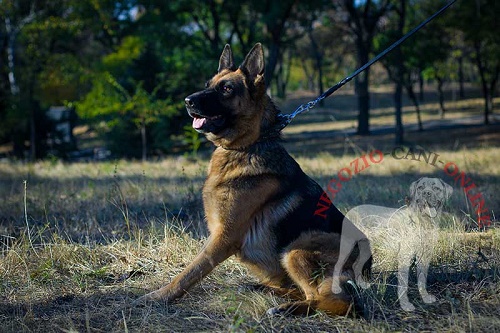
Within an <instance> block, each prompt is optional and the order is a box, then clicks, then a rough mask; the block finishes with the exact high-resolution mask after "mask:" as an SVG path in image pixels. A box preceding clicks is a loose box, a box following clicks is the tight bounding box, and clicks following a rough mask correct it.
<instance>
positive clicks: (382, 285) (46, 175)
mask: <svg viewBox="0 0 500 333" xmlns="http://www.w3.org/2000/svg"><path fill="white" fill-rule="evenodd" d="M467 93H468V99H466V100H462V101H460V100H453V98H452V97H453V95H452V93H450V95H449V96H448V101H447V108H448V112H447V113H446V115H445V119H444V120H441V119H440V117H439V115H438V114H437V108H438V106H437V103H436V102H435V100H436V98H435V94H433V92H432V90H431V89H429V91H427V93H426V99H425V100H424V102H422V109H423V119H424V129H425V130H424V131H423V132H419V131H417V130H416V128H415V125H414V123H415V114H414V113H413V112H412V108H411V105H410V104H409V103H407V104H406V105H407V106H406V108H405V115H404V123H405V124H406V125H407V127H406V128H407V132H406V136H405V137H406V143H405V145H404V146H402V147H400V149H401V150H400V152H405V156H406V154H407V153H408V151H409V150H410V149H412V150H413V151H420V152H422V151H423V152H426V153H428V154H431V153H432V154H435V155H438V158H437V159H436V160H437V161H438V162H436V163H435V165H431V163H428V162H425V161H424V160H422V159H420V160H417V159H416V158H415V159H412V158H411V155H408V156H406V157H407V158H401V159H396V158H394V157H393V156H392V155H391V152H393V151H394V149H395V148H397V147H396V146H395V145H394V142H393V140H394V136H393V134H392V133H391V130H390V126H391V124H392V121H393V120H392V115H391V112H392V109H391V108H390V105H391V103H392V102H391V95H390V92H389V91H388V90H386V89H383V87H381V88H380V89H378V90H377V89H375V90H374V96H373V100H372V107H373V108H374V109H373V112H372V122H371V123H372V132H373V134H372V135H371V136H357V135H354V134H353V131H354V127H355V124H356V122H355V112H356V109H355V99H354V96H353V94H352V92H351V91H349V90H348V89H347V90H346V91H345V92H339V93H337V94H336V95H334V97H332V98H331V99H328V100H327V101H326V104H325V106H324V107H321V108H316V109H313V110H311V111H310V112H309V113H308V114H304V115H301V116H299V118H297V119H296V120H295V121H294V122H293V123H292V124H291V125H290V126H289V127H288V128H287V129H286V130H285V135H284V139H285V140H284V144H285V146H286V147H287V149H288V150H289V151H290V152H291V153H292V154H293V156H294V157H296V159H297V161H298V162H299V164H300V165H301V166H302V168H303V169H304V170H305V171H306V173H308V174H309V175H310V176H311V177H313V178H314V179H315V180H316V181H317V182H318V183H319V184H320V185H321V186H322V187H323V188H325V189H327V186H328V184H329V182H330V181H331V180H332V179H334V178H337V179H338V172H339V171H340V170H341V169H343V168H349V167H350V168H352V167H353V163H354V161H356V160H359V159H360V158H362V156H363V155H366V154H368V155H366V156H369V152H371V151H375V150H379V151H381V152H382V153H383V154H384V155H383V160H381V161H379V162H377V163H375V162H373V161H372V162H370V166H369V167H368V168H366V169H364V170H362V171H360V172H359V173H358V174H356V175H353V177H352V179H350V180H348V181H344V182H343V183H342V185H343V187H342V190H341V191H339V192H338V193H336V194H335V197H334V198H332V199H333V201H334V203H335V204H336V205H337V206H338V207H339V208H340V209H341V210H342V211H344V212H346V211H347V210H349V209H350V208H351V207H353V206H355V205H359V204H363V203H371V204H378V205H385V206H390V207H399V206H400V205H402V204H404V198H405V196H406V195H407V192H408V187H409V184H410V183H411V182H413V181H414V180H416V179H418V178H419V177H422V176H431V177H439V178H441V179H443V180H444V181H445V182H447V183H448V184H450V185H451V186H453V188H454V192H453V196H452V198H451V199H450V201H449V202H448V203H447V205H446V207H445V210H446V212H447V215H446V216H447V223H446V225H445V226H443V229H442V230H441V232H440V243H439V247H438V250H437V253H436V255H435V257H434V259H433V262H432V266H431V270H430V276H429V281H428V289H429V291H430V292H431V293H433V294H434V295H436V296H437V298H438V302H437V303H436V304H433V305H426V304H424V303H423V302H422V301H421V299H420V297H419V296H418V291H417V290H416V287H415V283H411V284H410V286H411V288H410V299H411V300H412V302H414V304H415V305H416V308H417V310H416V311H415V312H404V311H402V310H401V309H400V307H399V305H398V302H397V298H396V290H395V286H396V284H397V283H396V280H395V275H394V268H393V267H391V265H390V264H381V263H378V264H377V265H376V266H375V274H374V277H373V282H374V284H373V286H372V288H370V289H369V290H367V291H364V292H362V293H361V296H360V297H361V299H362V300H363V303H364V306H365V314H364V317H363V318H350V317H347V318H344V317H341V318H340V317H337V318H333V317H328V316H326V315H324V314H321V313H320V314H317V315H315V316H313V317H308V318H302V317H300V318H286V317H281V316H268V315H266V310H267V309H268V308H270V307H273V306H276V305H277V304H279V303H281V302H283V301H286V299H283V298H281V297H279V296H277V295H273V294H272V293H270V292H267V291H253V290H252V289H251V288H249V287H248V286H249V285H251V284H252V283H254V282H255V280H254V279H253V278H252V277H251V275H249V273H248V272H247V270H246V269H245V268H244V267H243V266H241V265H240V264H239V263H238V262H237V261H236V260H235V259H234V258H231V259H230V260H228V261H226V262H224V263H223V264H222V265H221V266H220V267H218V268H217V269H216V270H215V271H214V272H213V273H212V274H211V275H210V276H209V277H207V278H206V279H205V280H203V282H202V283H201V284H200V285H198V286H196V287H195V288H193V289H192V290H191V291H190V292H189V293H188V294H187V295H186V296H185V297H183V298H182V299H180V300H179V301H178V302H176V303H173V304H167V305H166V304H155V305H152V306H148V307H145V308H133V307H130V306H129V304H130V302H131V301H133V300H134V299H136V298H137V297H138V296H140V295H142V294H144V293H145V292H147V291H149V290H152V289H155V288H157V287H159V286H161V285H162V284H164V283H166V282H168V281H170V280H171V279H172V278H173V277H174V276H175V275H176V274H177V273H178V272H180V271H181V270H182V268H183V267H184V266H185V265H186V264H187V263H188V262H189V261H190V260H191V259H192V258H193V257H194V256H195V254H196V253H197V251H198V250H199V249H200V247H201V246H202V244H203V241H204V238H205V237H206V228H205V226H204V223H203V212H202V206H201V196H200V190H201V186H202V183H203V179H204V177H205V172H206V167H207V163H208V156H209V153H210V148H206V149H205V150H204V151H202V152H200V153H199V154H198V157H197V158H192V157H183V156H176V157H170V158H166V159H163V160H161V161H154V162H153V161H151V162H147V163H141V162H135V161H124V160H118V161H108V162H101V163H73V164H68V163H64V162H61V161H55V160H52V161H45V162H37V163H30V164H25V163H21V162H8V161H6V162H1V163H0V241H1V246H2V247H1V255H0V327H2V329H1V331H2V332H61V331H64V332H76V331H78V332H102V331H105V332H137V331H143V332H152V331H162V332H170V331H171V332H213V331H217V332H219V331H220V332H222V331H224V332H226V331H231V332H253V331H255V332H322V331H323V332H333V331H340V332H344V331H351V332H387V331H433V332H434V331H449V332H494V331H500V319H499V318H500V281H499V279H500V278H499V273H500V270H499V267H500V266H499V263H500V232H499V231H498V229H497V224H495V218H496V214H498V212H499V211H500V202H499V200H498V198H497V197H496V196H497V194H498V193H499V190H500V165H499V162H500V161H499V156H500V148H498V147H499V143H500V123H499V121H498V120H497V118H496V115H493V116H492V118H491V122H492V124H491V125H489V126H482V125H481V121H482V113H481V110H482V105H481V102H482V101H481V99H480V98H478V96H477V92H475V91H474V90H471V91H468V92H467ZM313 96H314V95H313V94H310V93H302V94H299V93H297V94H295V95H293V96H291V97H290V98H289V99H288V100H287V102H286V103H285V102H284V103H280V105H281V107H282V109H283V110H284V111H287V112H289V111H291V110H292V109H293V108H294V107H296V106H297V105H298V104H299V102H305V101H307V100H308V99H309V98H310V97H313ZM499 104H500V101H499V100H498V99H496V100H495V107H496V108H498V106H499ZM443 125H446V126H448V127H446V128H443ZM435 155H432V156H435ZM397 156H402V155H397ZM376 161H378V160H376ZM447 162H453V163H454V165H456V166H457V167H458V168H459V169H460V171H463V172H464V174H465V175H466V176H467V178H469V179H470V180H471V181H472V182H474V183H475V184H476V185H477V189H478V191H477V192H476V193H480V194H481V197H482V198H483V199H484V205H483V207H485V208H486V210H487V212H488V213H489V214H490V215H491V219H492V220H493V221H494V224H493V225H492V226H491V227H490V228H488V230H486V231H482V232H479V231H477V222H478V216H477V214H476V211H475V209H474V207H473V205H471V203H470V201H469V200H468V199H467V198H466V196H465V195H464V192H463V186H462V185H461V184H460V180H459V179H458V180H456V179H455V177H454V176H450V175H449V174H447V173H446V172H444V165H445V164H446V163H447ZM414 275H415V274H414V273H413V276H412V280H413V282H414V280H415V276H414Z"/></svg>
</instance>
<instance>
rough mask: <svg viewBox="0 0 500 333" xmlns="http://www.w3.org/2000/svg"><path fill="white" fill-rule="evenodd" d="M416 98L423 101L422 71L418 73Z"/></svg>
mask: <svg viewBox="0 0 500 333" xmlns="http://www.w3.org/2000/svg"><path fill="white" fill-rule="evenodd" d="M418 98H419V99H420V102H423V101H424V76H423V75H422V72H420V73H418Z"/></svg>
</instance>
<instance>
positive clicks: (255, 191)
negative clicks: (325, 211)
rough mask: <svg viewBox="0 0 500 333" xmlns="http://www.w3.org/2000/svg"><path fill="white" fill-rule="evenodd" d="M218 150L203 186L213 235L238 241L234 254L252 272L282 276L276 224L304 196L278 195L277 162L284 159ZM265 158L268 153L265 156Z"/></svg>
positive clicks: (206, 211) (208, 221) (204, 200)
mask: <svg viewBox="0 0 500 333" xmlns="http://www.w3.org/2000/svg"><path fill="white" fill-rule="evenodd" d="M261 153H262V151H260V152H256V153H246V152H236V151H227V150H224V149H222V148H218V149H216V151H215V152H214V154H213V156H212V160H211V162H210V166H209V170H208V178H207V180H206V182H205V186H204V188H203V202H204V207H205V214H206V218H207V223H208V228H209V230H210V233H222V234H223V235H225V237H228V239H231V241H235V240H236V242H235V243H236V244H237V245H236V247H237V248H236V249H235V250H236V251H235V253H236V254H237V256H238V257H239V258H240V260H241V261H242V262H244V263H246V264H249V265H250V266H253V268H257V269H258V268H259V267H262V268H265V269H266V271H268V272H269V271H273V272H275V273H278V272H280V271H281V270H282V268H281V266H280V253H279V251H278V249H277V245H276V244H277V242H276V241H277V240H276V238H275V235H274V233H275V230H274V229H275V227H276V224H277V223H278V222H279V221H281V220H283V219H284V218H285V217H286V215H287V214H288V213H289V212H290V211H292V210H293V209H295V208H296V206H297V205H298V204H299V201H300V198H299V197H297V196H294V195H287V196H279V197H278V196H277V193H278V192H279V191H281V189H280V188H281V186H280V183H279V180H278V179H279V178H280V177H286V175H283V174H281V172H282V171H281V172H280V171H279V170H277V169H278V168H275V167H274V163H275V162H276V163H277V164H278V162H281V161H279V159H280V156H276V155H275V156H273V159H269V155H266V156H262V155H261ZM264 154H267V153H266V152H264ZM274 158H277V159H278V161H275V162H273V160H274Z"/></svg>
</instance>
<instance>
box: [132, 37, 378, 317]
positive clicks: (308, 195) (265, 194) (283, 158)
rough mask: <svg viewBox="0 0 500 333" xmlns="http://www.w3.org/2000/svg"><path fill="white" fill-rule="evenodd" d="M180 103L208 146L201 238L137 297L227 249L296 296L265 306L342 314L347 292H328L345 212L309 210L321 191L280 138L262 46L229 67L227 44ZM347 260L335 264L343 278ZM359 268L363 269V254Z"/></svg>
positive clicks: (175, 292) (197, 275)
mask: <svg viewBox="0 0 500 333" xmlns="http://www.w3.org/2000/svg"><path fill="white" fill-rule="evenodd" d="M185 102H186V107H187V110H188V113H189V115H190V116H191V117H192V118H193V127H194V129H196V130H197V131H198V132H200V133H204V134H205V135H206V137H207V138H208V140H210V141H211V142H213V143H214V144H215V146H216V149H215V151H214V152H213V155H212V159H211V161H210V165H209V168H208V178H207V180H206V182H205V185H204V187H203V204H204V208H205V216H206V220H207V223H208V229H209V231H210V236H209V238H208V239H207V241H206V244H205V245H204V247H203V249H202V250H201V252H200V253H199V254H198V256H197V257H196V258H195V259H194V261H193V262H191V263H190V264H189V265H188V266H187V267H186V268H185V269H184V271H183V272H182V273H180V274H179V275H178V276H177V277H176V278H174V279H173V280H172V282H171V283H170V284H168V285H166V286H164V287H162V288H161V289H159V290H157V291H154V292H152V293H150V294H147V295H145V296H143V298H141V301H144V300H163V301H167V302H169V301H172V300H174V299H177V298H179V297H181V296H182V295H183V294H184V293H185V292H186V290H188V289H189V288H191V287H192V286H193V285H194V284H195V283H197V282H198V281H200V280H201V279H202V278H203V277H204V276H206V275H207V274H209V273H210V272H211V271H212V270H213V269H214V267H215V266H217V265H218V264H219V263H221V262H222V261H224V260H225V259H227V258H228V257H229V256H232V255H236V256H237V257H238V258H239V259H240V260H241V262H242V263H244V264H245V265H247V266H248V267H249V268H250V270H251V271H252V272H253V273H254V274H255V275H256V277H257V278H259V280H260V281H261V282H262V284H263V285H265V286H268V287H271V288H276V290H278V291H280V292H285V293H288V294H289V295H291V296H292V297H293V298H298V299H297V300H296V301H294V302H291V303H286V304H283V305H281V306H279V307H277V308H273V309H270V310H269V311H268V312H269V313H293V314H308V313H312V312H314V310H315V309H319V310H323V311H325V312H327V313H329V314H334V315H344V314H346V313H347V312H349V309H350V307H351V305H352V303H353V302H352V298H351V296H350V295H349V293H347V292H343V293H339V294H333V293H332V291H331V282H332V273H333V267H334V265H335V263H336V261H337V257H338V251H339V245H340V233H341V231H342V223H343V220H344V216H343V215H342V213H341V212H340V211H339V210H337V208H336V207H335V206H333V205H331V206H330V208H329V211H328V214H327V217H326V218H325V219H323V218H322V217H318V216H315V215H314V211H315V209H316V204H317V203H318V200H319V199H320V197H321V196H324V195H325V193H324V192H323V190H322V189H321V187H320V186H319V185H318V184H317V183H316V182H314V181H313V180H312V179H311V178H309V177H308V176H307V175H306V174H305V173H304V172H303V171H302V170H301V169H300V167H299V165H298V164H297V162H295V160H294V159H293V158H292V157H291V156H290V155H289V154H288V153H287V152H286V150H285V149H284V148H283V146H282V145H281V144H280V130H281V127H280V126H279V121H278V115H279V111H278V110H277V108H276V107H275V106H274V104H273V102H272V101H271V99H270V97H269V96H268V95H266V88H265V83H264V53H263V49H262V46H261V45H260V44H256V45H255V46H254V48H253V49H252V50H251V51H250V52H249V53H248V55H247V56H246V58H245V60H244V62H243V64H242V65H241V66H240V67H239V68H236V67H235V66H234V62H233V56H232V52H231V48H230V47H229V45H226V47H225V48H224V51H223V53H222V56H221V57H220V62H219V69H218V73H217V74H216V75H215V76H214V77H213V78H212V79H211V80H209V81H208V82H207V84H206V89H204V90H202V91H200V92H197V93H194V94H192V95H190V96H188V97H187V98H186V100H185ZM344 223H345V222H344ZM353 258H356V255H355V254H354V255H353ZM353 264H354V261H353V260H348V261H347V263H346V264H345V265H344V271H345V272H344V274H345V275H344V280H343V282H344V284H345V282H346V281H347V279H348V278H349V276H351V277H352V271H353V270H352V266H353ZM364 268H365V271H366V272H369V270H370V268H371V262H369V263H367V264H366V265H365V267H364ZM297 287H298V288H297Z"/></svg>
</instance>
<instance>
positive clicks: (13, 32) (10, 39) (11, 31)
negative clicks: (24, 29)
mask: <svg viewBox="0 0 500 333" xmlns="http://www.w3.org/2000/svg"><path fill="white" fill-rule="evenodd" d="M5 31H6V32H7V67H8V68H9V73H8V77H9V85H10V93H11V94H12V96H16V95H17V94H19V87H18V86H17V82H16V75H15V72H14V69H15V61H14V56H15V50H14V44H15V40H16V36H17V31H18V29H15V28H14V27H13V26H12V24H11V22H10V19H9V17H8V16H7V17H6V18H5Z"/></svg>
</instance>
